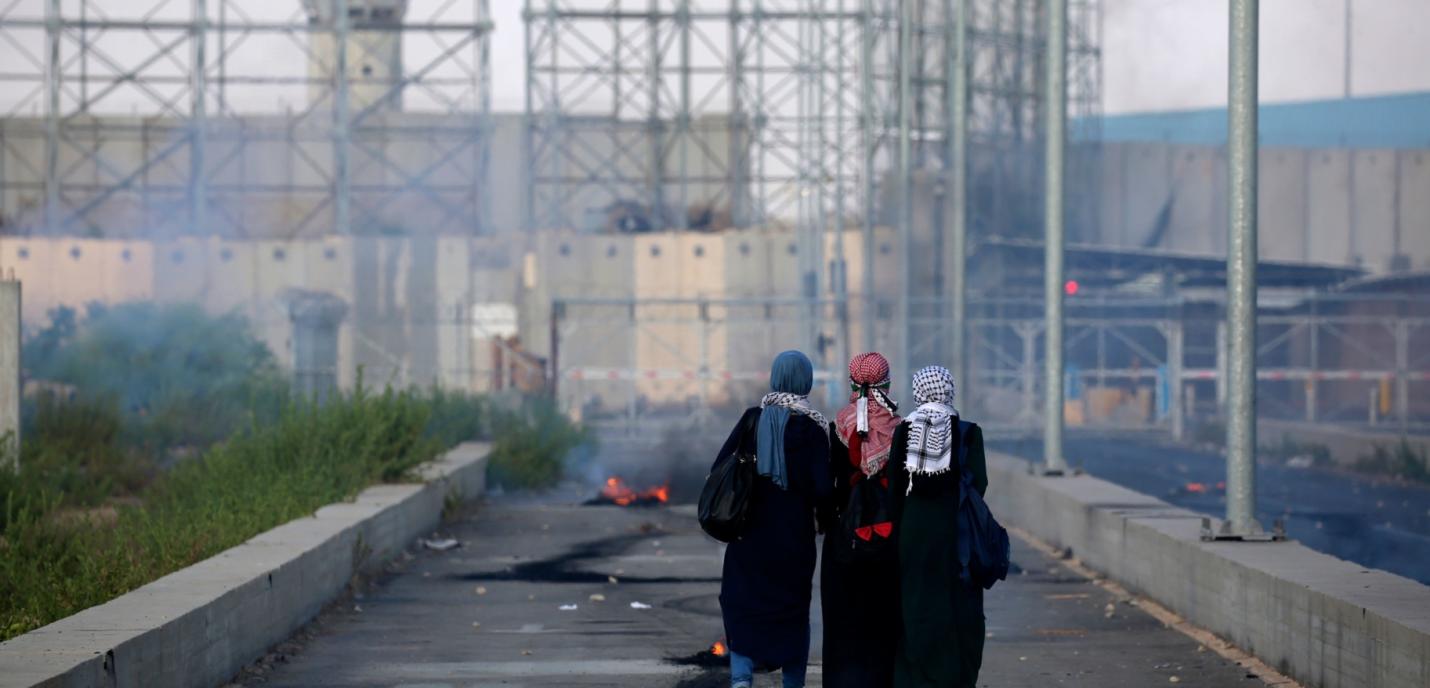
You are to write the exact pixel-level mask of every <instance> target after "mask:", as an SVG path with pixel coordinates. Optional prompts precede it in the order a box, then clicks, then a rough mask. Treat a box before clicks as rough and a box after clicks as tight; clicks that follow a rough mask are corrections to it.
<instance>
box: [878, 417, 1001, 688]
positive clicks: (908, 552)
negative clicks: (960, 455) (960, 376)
mask: <svg viewBox="0 0 1430 688" xmlns="http://www.w3.org/2000/svg"><path fill="white" fill-rule="evenodd" d="M957 428H958V426H957V424H955V425H954V432H957V431H958V430H957ZM908 438H909V425H908V423H904V424H902V425H900V426H899V428H898V430H896V431H895V432H894V444H893V451H892V456H893V457H894V459H893V461H898V460H899V458H900V457H903V456H904V455H905V454H907V453H908ZM959 441H960V442H966V443H967V444H968V459H967V462H968V466H967V468H968V471H969V472H970V473H972V477H973V484H974V486H975V487H976V488H977V489H978V493H979V494H983V493H984V492H985V491H986V490H987V489H988V465H987V461H986V460H985V458H984V455H983V431H982V430H981V429H979V427H978V426H977V425H974V426H972V428H971V429H970V430H969V431H968V433H967V437H960V438H959ZM955 446H957V445H955ZM954 460H955V461H957V456H955V458H954ZM889 474H890V476H891V477H892V480H891V483H892V484H891V485H890V487H891V488H892V489H893V493H894V514H895V520H896V524H897V525H896V526H895V530H896V531H897V532H898V533H899V576H900V592H901V593H902V602H901V606H902V612H903V613H902V615H901V617H902V632H901V633H900V637H899V649H898V653H897V656H896V658H895V663H894V685H895V686H896V688H973V686H974V685H975V684H976V683H977V681H978V670H979V668H980V667H981V666H982V665H983V638H984V633H985V631H984V618H983V589H982V588H981V587H979V586H978V585H970V584H965V583H963V582H962V581H960V580H959V566H960V565H959V563H958V521H957V517H958V489H959V484H960V483H959V475H958V471H957V470H951V471H949V472H947V473H943V474H940V475H923V476H913V478H912V480H913V490H912V491H911V492H910V493H909V494H908V496H905V494H904V493H905V491H906V490H907V488H908V485H909V480H910V475H909V473H908V471H907V470H904V469H903V468H902V465H900V466H899V468H898V469H897V470H892V471H889Z"/></svg>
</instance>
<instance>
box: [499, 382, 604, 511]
mask: <svg viewBox="0 0 1430 688" xmlns="http://www.w3.org/2000/svg"><path fill="white" fill-rule="evenodd" d="M492 422H493V425H492V428H491V434H492V436H493V437H494V438H495V439H494V442H495V444H494V445H493V447H492V458H491V465H490V467H489V469H488V470H489V473H488V475H489V477H490V478H491V480H492V482H493V483H495V484H498V485H501V486H503V487H512V488H519V489H542V488H547V487H551V486H552V485H555V484H556V482H557V481H559V480H560V479H561V476H562V474H563V472H564V470H565V467H566V458H567V456H568V455H569V454H570V452H571V450H573V449H575V448H576V447H578V446H581V445H582V444H587V443H589V442H590V441H591V440H590V437H589V436H588V434H587V433H586V432H585V430H584V429H583V428H581V427H580V426H578V425H576V424H574V423H572V422H571V420H570V419H569V418H567V417H566V415H565V414H563V413H561V410H560V409H558V408H557V407H556V404H555V403H554V402H552V401H551V400H549V399H544V398H543V399H527V400H524V401H523V402H522V403H521V404H520V405H518V406H517V407H516V408H512V409H500V410H493V412H492Z"/></svg>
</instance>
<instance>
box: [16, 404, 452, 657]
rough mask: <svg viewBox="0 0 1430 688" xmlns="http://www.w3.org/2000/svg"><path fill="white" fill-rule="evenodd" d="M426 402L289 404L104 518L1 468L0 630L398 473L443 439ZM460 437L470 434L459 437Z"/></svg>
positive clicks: (102, 595) (24, 626) (110, 592)
mask: <svg viewBox="0 0 1430 688" xmlns="http://www.w3.org/2000/svg"><path fill="white" fill-rule="evenodd" d="M432 408H433V404H432V401H431V400H430V399H429V398H427V397H424V396H423V395H420V394H415V393H408V392H392V391H388V392H385V393H382V394H372V393H369V392H366V391H364V390H361V389H359V390H358V391H356V392H353V393H351V394H347V395H344V396H342V397H339V398H337V399H335V400H331V401H330V402H329V403H328V404H326V405H325V406H322V407H315V406H312V405H309V404H303V403H294V404H290V405H288V406H287V407H285V409H284V410H283V411H282V412H281V413H280V414H279V416H278V418H277V419H276V421H275V422H274V423H272V424H269V425H265V426H262V427H255V428H253V429H250V430H247V431H244V432H241V433H240V434H239V435H237V436H235V437H234V438H233V439H232V440H230V441H228V442H226V443H223V444H220V445H216V446H215V447H213V448H212V449H210V450H209V451H208V452H206V453H205V454H204V455H203V456H202V457H200V458H198V459H195V460H192V461H186V462H183V463H181V464H179V465H177V466H175V467H174V468H173V469H172V470H170V471H168V472H167V473H163V474H161V475H160V476H159V477H158V478H157V479H155V481H154V482H153V483H152V484H150V485H149V486H148V487H147V488H145V489H144V490H143V491H142V492H140V493H139V494H138V495H137V496H138V499H139V500H140V502H141V503H140V504H131V505H123V506H119V507H117V509H116V512H117V513H116V515H115V517H114V519H113V520H112V522H111V523H98V522H96V521H93V520H85V519H81V520H73V519H60V518H56V517H55V509H56V508H57V506H58V504H59V503H60V501H61V497H62V493H61V492H59V491H57V490H54V489H47V490H38V491H34V492H27V491H24V490H23V489H17V488H22V487H23V484H24V483H25V482H26V481H33V480H34V478H31V477H27V474H30V473H31V472H32V471H31V467H28V466H26V467H23V468H22V471H21V473H20V475H19V476H16V475H13V474H10V473H9V472H8V471H7V472H4V475H5V476H6V477H5V478H4V479H3V480H4V482H0V489H3V490H5V492H6V494H7V498H6V499H5V501H4V506H5V527H4V530H3V538H0V638H9V637H11V636H14V635H17V634H19V633H23V632H25V631H27V630H30V629H32V628H35V627H38V626H40V625H43V624H45V623H49V622H51V621H54V620H56V619H59V618H62V617H65V616H68V615H70V614H73V613H75V612H77V611H80V610H82V609H85V608H87V607H90V606H93V605H95V604H99V603H101V602H104V601H106V600H109V599H111V598H113V597H115V596H117V595H120V594H123V593H125V592H127V591H129V590H132V589H134V588H136V587H138V586H140V585H143V584H144V583H147V582H149V581H151V580H154V579H155V578H158V577H160V576H162V575H164V574H166V573H169V572H172V571H175V570H177V569H180V568H182V567H184V566H187V565H189V564H192V563H194V562H197V561H199V560H202V559H204V558H206V557H209V556H212V555H214V554H216V553H218V552H221V551H223V550H224V549H227V548H229V547H232V546H234V545H237V544H239V543H242V542H243V541H245V540H247V539H249V538H251V537H253V536H254V535H257V534H258V533H261V532H263V531H265V530H268V529H269V528H272V527H274V526H277V525H279V524H282V523H285V522H287V521H290V520H292V519H295V518H298V517H301V516H306V515H309V514H311V513H312V512H313V511H314V510H316V509H317V508H318V507H320V506H322V505H324V504H328V503H331V502H334V501H338V500H341V499H346V498H348V497H351V496H352V495H353V494H355V493H357V492H358V491H359V490H361V489H362V488H363V487H366V486H367V485H370V484H372V483H375V482H379V481H391V480H400V479H405V478H407V477H408V476H409V475H410V473H411V471H412V469H413V468H415V467H416V466H417V465H419V464H420V463H422V462H424V461H427V460H429V459H432V458H434V457H435V456H436V455H437V454H438V452H440V451H441V450H442V449H443V448H444V447H445V446H446V443H445V442H443V441H439V440H438V439H437V438H436V437H434V436H433V434H432V432H431V431H430V430H429V421H430V420H431V418H432ZM463 439H470V438H463Z"/></svg>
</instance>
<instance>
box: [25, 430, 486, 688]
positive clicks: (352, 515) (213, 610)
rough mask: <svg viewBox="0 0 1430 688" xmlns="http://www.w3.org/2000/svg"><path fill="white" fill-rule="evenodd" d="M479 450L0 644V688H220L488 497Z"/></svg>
mask: <svg viewBox="0 0 1430 688" xmlns="http://www.w3.org/2000/svg"><path fill="white" fill-rule="evenodd" d="M487 453H488V447H487V446H486V445H482V444H475V443H473V444H463V445H461V446H459V447H457V448H456V449H453V450H452V451H450V452H448V453H447V454H446V455H445V456H444V457H443V458H442V459H440V460H438V461H437V462H434V463H433V464H432V465H430V466H427V467H425V468H424V470H423V475H422V477H423V478H424V479H425V480H426V482H425V483H423V484H409V485H379V486H376V487H371V488H368V489H367V490H364V491H363V492H362V493H361V494H359V495H358V496H357V498H356V499H354V500H353V501H351V502H341V503H338V504H330V505H328V506H325V507H323V508H321V509H319V510H318V511H317V513H315V514H314V515H313V516H312V517H311V518H302V519H298V520H296V521H292V522H289V523H286V524H284V525H281V526H279V527H277V528H274V529H273V530H270V531H268V532H266V533H263V534H261V535H258V536H257V537H255V538H253V539H252V540H249V541H248V542H245V543H243V544H242V545H239V546H237V547H234V548H232V549H229V550H226V551H224V552H223V553H221V554H218V555H216V556H214V557H211V558H209V559H205V560H204V561H201V562H199V563H197V564H194V565H193V566H190V567H188V568H185V569H182V570H180V571H176V572H174V573H171V574H169V575H167V576H164V577H163V578H160V579H159V580H156V581H154V582H152V583H149V584H148V585H145V586H144V587H141V588H139V589H138V590H135V591H133V592H130V593H128V594H126V595H122V596H120V597H118V598H115V599H113V600H110V601H109V602H106V603H104V604H101V605H99V606H96V607H91V608H89V609H86V610H84V611H82V612H80V613H78V614H75V615H73V616H70V617H67V618H64V619H61V620H59V621H56V622H55V623H52V624H50V625H48V626H45V627H43V628H39V629H36V630H34V631H31V632H29V633H26V634H24V635H21V636H19V637H16V638H12V639H10V640H8V641H6V642H4V643H0V686H5V687H9V686H46V687H50V686H64V687H66V688H69V687H85V688H88V687H90V686H115V687H123V688H127V687H131V686H132V687H134V688H162V687H166V686H175V687H178V686H202V687H207V686H215V685H219V684H221V683H224V682H226V681H227V680H229V679H230V678H232V677H233V676H234V674H236V673H237V672H238V671H239V670H240V669H242V668H243V667H244V666H245V665H247V664H248V663H249V662H251V661H253V660H254V659H257V658H258V657H260V656H262V655H263V653H264V652H266V651H267V650H268V648H269V647H271V646H273V645H274V644H276V643H278V642H280V641H282V640H283V639H285V638H287V637H289V636H291V635H292V634H293V633H294V632H295V631H296V630H298V629H299V628H300V627H301V626H302V625H303V624H305V623H307V622H308V621H309V620H311V619H312V618H313V617H314V616H316V615H317V613H318V612H319V610H321V609H322V608H323V606H324V605H325V604H327V603H328V602H329V601H331V600H332V599H333V598H335V597H336V596H337V595H338V594H339V593H341V592H342V590H343V588H344V586H346V585H347V584H348V581H349V580H351V578H352V576H353V573H354V572H356V571H359V570H366V569H368V568H369V567H374V568H375V567H376V566H378V565H380V564H381V563H382V562H384V561H386V560H387V559H389V558H390V557H392V556H393V555H395V554H396V553H398V552H400V551H401V550H402V549H403V548H405V547H406V546H407V545H408V544H409V543H410V542H411V541H412V540H413V539H414V538H416V537H418V536H420V535H424V534H426V533H429V532H431V531H432V529H434V528H436V527H437V525H438V524H439V522H440V520H441V517H442V507H443V503H444V500H445V499H446V497H447V496H448V495H449V494H453V493H456V494H459V495H464V496H466V497H467V498H470V497H473V496H475V495H478V494H481V493H482V492H483V491H484V490H485V488H486V456H487Z"/></svg>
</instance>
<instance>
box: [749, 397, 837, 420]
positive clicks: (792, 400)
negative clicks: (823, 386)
mask: <svg viewBox="0 0 1430 688" xmlns="http://www.w3.org/2000/svg"><path fill="white" fill-rule="evenodd" d="M767 406H782V407H784V408H787V409H789V410H790V413H798V414H800V415H801V416H805V417H807V418H809V419H810V420H812V421H814V422H816V423H819V427H821V428H824V427H828V426H829V421H827V420H825V419H824V416H823V415H822V414H820V412H819V411H816V410H814V408H812V407H811V406H810V405H809V395H808V394H792V393H790V392H770V393H769V394H766V395H765V396H764V398H763V399H760V408H765V407H767Z"/></svg>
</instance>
